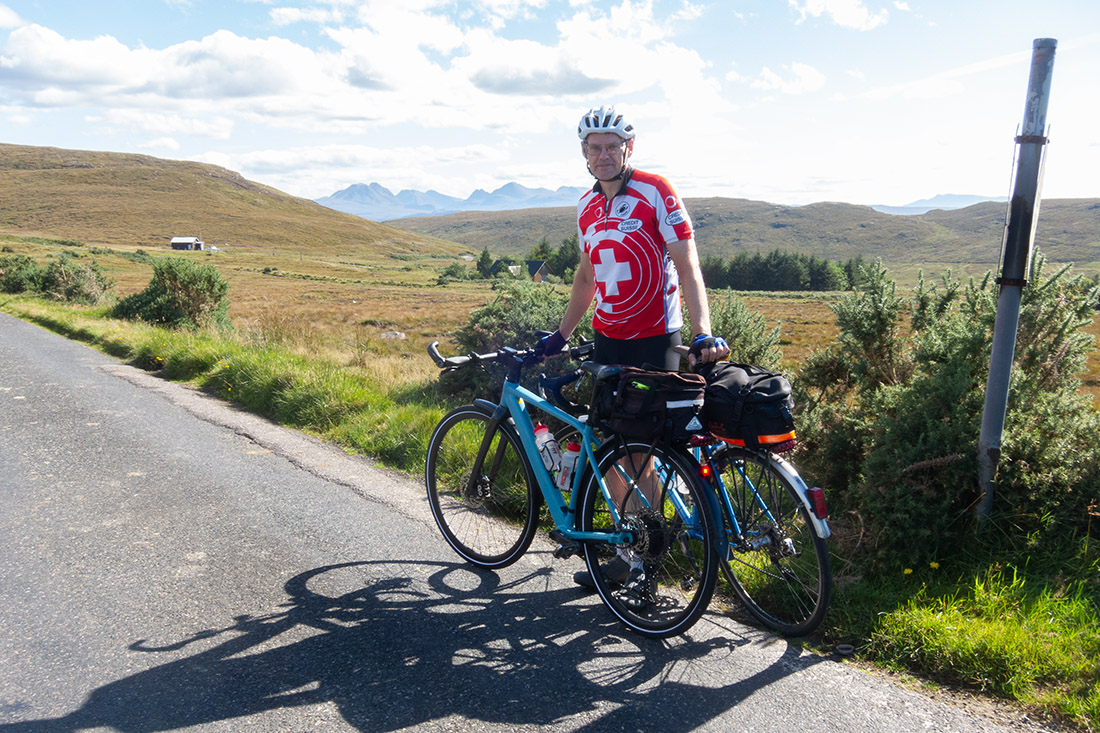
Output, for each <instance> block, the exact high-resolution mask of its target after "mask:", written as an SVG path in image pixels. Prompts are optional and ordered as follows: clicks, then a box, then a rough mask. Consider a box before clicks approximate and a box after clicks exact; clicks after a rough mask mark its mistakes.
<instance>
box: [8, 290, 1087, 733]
mask: <svg viewBox="0 0 1100 733" xmlns="http://www.w3.org/2000/svg"><path fill="white" fill-rule="evenodd" d="M0 310H3V311H5V312H7V313H10V314H12V315H15V316H17V317H19V318H23V319H25V320H28V321H32V322H34V323H38V324H39V325H42V326H44V327H46V328H48V329H51V330H53V331H56V332H58V333H61V334H63V335H65V336H68V337H69V338H73V339H76V340H79V341H83V342H85V343H88V344H90V345H92V346H94V347H96V348H99V349H101V350H103V351H105V352H107V353H109V354H112V355H114V356H116V357H118V358H120V359H123V360H125V361H129V362H131V363H133V364H135V365H137V366H140V367H142V368H145V369H150V370H163V374H164V376H165V377H167V378H169V379H173V380H178V381H184V382H188V383H191V384H194V385H197V386H199V387H202V388H204V389H207V390H209V391H210V392H212V393H213V394H215V395H218V396H220V397H222V398H225V399H228V400H232V401H234V402H237V403H239V404H242V405H244V406H246V407H248V408H249V409H251V410H253V411H255V412H257V413H259V414H262V415H266V416H269V417H271V418H272V419H274V420H277V421H279V422H280V423H283V424H287V425H291V426H294V427H296V428H299V429H301V430H304V431H306V432H309V433H312V434H314V435H317V436H320V437H322V438H324V439H327V440H330V441H333V442H335V443H337V444H339V445H342V446H343V447H345V448H346V449H348V450H350V451H355V452H360V453H364V454H368V455H371V456H373V457H376V458H378V459H379V460H380V461H382V462H383V463H384V464H386V465H388V466H391V467H393V468H397V469H399V470H402V471H405V472H407V473H409V474H410V475H414V476H417V477H419V476H420V475H421V474H422V471H423V460H424V453H425V450H426V447H427V441H428V438H429V436H430V434H431V431H432V429H433V428H434V426H435V424H436V423H437V422H438V421H439V419H440V418H441V417H442V416H443V414H444V412H445V410H446V409H447V407H448V406H447V405H446V404H445V400H444V399H442V398H441V396H440V394H439V393H438V391H437V389H436V381H435V374H434V372H432V371H430V370H429V371H427V372H421V373H420V376H413V377H409V376H408V374H407V372H408V370H409V364H410V362H409V361H408V360H402V359H400V358H398V359H396V360H395V361H393V362H392V363H391V364H390V365H389V366H388V367H387V368H386V369H387V373H383V374H380V373H377V372H374V373H372V372H368V371H366V370H365V366H354V365H353V366H349V365H347V364H346V363H342V362H340V361H336V360H331V359H325V358H319V357H316V356H314V357H309V356H306V355H303V354H302V353H300V351H299V350H296V349H294V348H292V347H291V346H288V345H286V344H284V343H283V339H280V338H271V337H270V334H268V335H267V336H265V335H264V334H257V333H255V332H248V331H232V332H218V331H201V332H197V333H192V332H185V331H168V330H164V329H159V328H153V327H150V326H146V325H144V324H140V323H132V322H128V321H119V320H115V319H111V318H109V317H107V315H106V313H107V309H106V308H89V307H80V306H72V305H65V304H59V303H53V302H47V301H43V300H39V299H33V298H27V297H22V296H0ZM378 361H384V357H380V356H375V357H374V358H372V359H367V360H366V361H365V364H367V365H369V364H371V363H373V362H378ZM425 361H426V359H425ZM833 551H834V574H835V576H836V578H837V584H836V586H837V590H836V594H835V598H834V603H833V606H832V608H831V610H830V614H829V617H828V618H827V620H826V624H825V626H824V627H823V629H822V634H821V636H820V637H819V638H816V639H813V640H810V642H809V645H810V646H811V647H814V646H817V647H825V648H827V647H829V646H831V645H833V644H835V643H838V642H848V643H852V644H854V645H855V646H856V647H857V649H858V653H859V655H860V658H862V659H864V660H867V661H871V662H874V663H877V664H880V665H884V666H887V667H891V668H895V669H903V670H907V671H909V672H911V673H913V674H915V675H918V676H919V677H921V678H922V679H925V680H929V681H931V682H934V683H938V684H943V685H950V686H958V687H963V688H967V689H971V690H975V691H980V692H984V693H985V694H990V695H995V696H997V697H1001V698H1004V699H1008V700H1015V701H1017V702H1018V703H1019V704H1021V705H1024V706H1027V707H1029V708H1033V709H1037V710H1041V711H1044V712H1045V713H1047V714H1049V715H1053V716H1057V717H1059V718H1060V719H1062V720H1064V721H1068V722H1071V723H1073V724H1076V725H1077V726H1080V727H1081V728H1082V729H1095V728H1097V727H1100V692H1098V689H1100V580H1098V578H1100V559H1098V555H1097V548H1096V547H1090V546H1089V545H1088V544H1087V540H1085V541H1083V542H1081V544H1079V545H1076V546H1069V547H1067V548H1066V549H1065V550H1064V551H1063V552H1055V551H1054V550H1051V549H1045V552H1044V554H1043V555H1042V556H1040V555H1039V553H1038V552H1033V553H1032V556H1031V557H1020V558H1018V561H1017V562H1015V563H1014V564H1006V563H1005V561H1004V559H1003V558H1001V559H1000V560H999V561H994V560H991V559H989V558H983V557H981V556H980V555H977V554H976V555H971V556H968V557H963V558H954V559H948V558H945V559H944V560H943V561H942V567H940V566H938V565H937V566H936V567H926V568H913V569H911V571H907V572H905V573H901V574H899V575H898V577H895V578H886V577H881V576H876V575H874V574H873V573H867V572H865V571H864V570H863V569H862V568H859V567H854V566H853V565H852V563H851V562H850V561H848V560H846V559H845V558H844V557H841V556H840V555H838V554H837V553H838V552H840V550H838V548H837V547H835V546H834V547H833ZM853 581H858V582H853Z"/></svg>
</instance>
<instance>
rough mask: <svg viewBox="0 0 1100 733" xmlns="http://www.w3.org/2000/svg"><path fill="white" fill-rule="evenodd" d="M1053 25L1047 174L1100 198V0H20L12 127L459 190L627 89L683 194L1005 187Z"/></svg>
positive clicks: (12, 65) (311, 180)
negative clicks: (1036, 50) (1038, 42)
mask: <svg viewBox="0 0 1100 733" xmlns="http://www.w3.org/2000/svg"><path fill="white" fill-rule="evenodd" d="M1043 37H1049V38H1055V39H1057V40H1058V51H1057V54H1056V58H1055V63H1054V73H1053V83H1052V91H1051V101H1050V108H1049V114H1048V122H1049V123H1050V137H1051V140H1052V145H1051V146H1050V149H1049V155H1048V160H1047V164H1046V173H1045V183H1044V188H1043V194H1044V196H1045V197H1046V198H1054V197H1057V198H1066V197H1069V198H1085V197H1088V198H1093V197H1100V175H1098V174H1097V171H1100V132H1098V130H1100V124H1098V120H1100V1H1098V0H1046V1H1045V2H1042V3H1039V2H1035V1H1034V0H1032V1H1030V2H1023V1H1022V0H904V1H901V0H724V1H719V0H712V1H709V2H708V1H706V0H691V1H686V0H614V1H612V2H602V1H600V0H559V1H555V0H470V1H467V2H442V1H437V0H377V1H374V2H351V1H350V0H328V1H321V2H301V3H293V2H290V3H286V2H281V1H280V2H275V1H270V2H269V1H265V0H112V1H111V2H99V1H98V0H80V1H76V0H28V1H26V2H23V1H16V0H0V142H8V143H16V144H23V145H43V146H54V147H59V148H73V149H85V150H109V151H118V152H135V153H144V154H148V155H153V156H158V157H163V158H173V159H184V160H199V161H204V162H209V163H216V164H218V165H222V166H225V167H227V168H230V169H233V170H236V171H239V172H241V173H242V174H243V175H244V176H246V177H247V178H250V179H253V180H256V181H259V182H261V183H265V184H268V185H271V186H274V187H276V188H279V189H281V190H283V191H286V192H288V193H291V194H294V195H297V196H303V197H307V198H318V197H321V196H325V195H328V194H331V193H333V192H335V191H336V190H339V189H341V188H344V187H346V186H348V185H351V184H353V183H370V182H378V183H381V184H382V185H384V186H386V187H388V188H390V189H391V190H393V191H395V192H396V191H398V190H400V189H404V188H413V189H419V190H428V189H435V190H437V191H440V192H442V193H445V194H449V195H453V196H460V197H465V196H468V195H469V194H470V193H471V192H473V191H474V190H475V189H477V188H482V189H487V190H492V189H494V188H497V187H499V186H501V185H503V184H504V183H507V182H509V181H517V182H519V183H522V184H524V185H526V186H531V187H535V186H543V187H547V188H557V187H559V186H563V185H564V186H585V185H588V184H589V183H590V181H591V179H590V177H589V176H588V174H587V173H586V171H585V168H584V161H583V160H582V158H581V155H580V149H579V141H578V140H577V138H576V134H575V129H576V124H577V121H578V119H579V118H580V116H581V114H582V113H583V112H584V111H585V110H587V109H588V108H589V107H591V106H598V105H600V104H603V103H614V104H616V105H618V107H619V108H620V109H621V110H622V111H624V112H626V113H627V114H628V115H629V116H630V117H631V118H632V119H633V120H634V123H635V126H636V127H637V129H638V131H639V132H638V140H637V145H636V149H635V157H634V163H635V164H636V165H637V166H638V167H640V168H644V169H647V170H651V171H655V172H658V173H661V174H663V175H666V176H667V177H668V178H669V179H670V180H671V181H672V182H673V184H674V185H675V186H676V187H677V188H678V189H679V190H680V192H681V193H682V194H683V195H686V196H729V197H738V198H748V199H756V200H764V201H771V202H775V203H785V204H806V203H811V202H815V201H846V202H850V203H857V204H890V205H902V204H905V203H909V202H911V201H914V200H917V199H922V198H927V197H930V196H933V195H936V194H941V193H960V194H978V195H984V196H1005V195H1007V194H1008V193H1009V185H1010V174H1011V170H1012V156H1013V137H1014V135H1015V134H1016V128H1017V126H1018V125H1019V124H1020V122H1021V120H1022V117H1023V109H1024V98H1025V92H1026V89H1027V81H1028V72H1029V68H1030V58H1031V47H1032V41H1033V40H1034V39H1035V38H1043Z"/></svg>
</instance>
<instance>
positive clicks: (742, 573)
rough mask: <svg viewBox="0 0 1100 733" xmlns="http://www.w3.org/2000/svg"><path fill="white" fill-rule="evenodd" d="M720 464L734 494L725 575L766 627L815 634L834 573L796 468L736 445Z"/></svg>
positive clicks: (726, 521) (726, 519)
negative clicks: (800, 491)
mask: <svg viewBox="0 0 1100 733" xmlns="http://www.w3.org/2000/svg"><path fill="white" fill-rule="evenodd" d="M714 463H715V468H716V469H717V470H718V471H719V475H720V476H721V477H722V482H723V483H724V484H725V489H726V494H727V496H728V497H729V503H728V504H726V503H725V500H724V497H723V498H722V503H723V504H724V506H723V507H722V515H723V525H724V530H725V535H726V536H725V538H724V539H725V542H720V543H719V547H720V548H721V550H722V551H721V552H720V554H721V555H723V557H722V560H723V562H722V563H721V568H722V574H723V575H725V577H726V580H728V581H729V583H730V585H731V586H732V587H733V589H734V591H735V592H736V593H737V595H738V596H739V597H740V598H741V600H742V601H743V602H744V604H745V608H746V609H747V610H748V612H749V613H750V614H752V616H753V617H755V618H756V619H757V620H758V621H759V622H760V623H762V624H764V625H765V626H767V627H769V628H771V629H773V630H775V631H777V632H779V633H781V634H786V635H789V636H802V635H805V634H808V633H810V632H811V631H813V630H814V629H815V628H817V626H818V625H819V624H820V623H821V622H822V620H824V618H825V612H826V610H827V608H828V605H829V598H830V595H831V593H832V569H831V567H830V564H829V549H828V547H827V546H826V544H825V540H824V539H822V538H821V537H819V536H818V535H817V533H816V532H815V531H814V527H813V524H812V523H811V521H810V515H809V512H808V511H807V509H806V506H805V505H804V504H803V503H802V500H801V499H800V498H799V495H798V492H797V491H796V490H795V488H794V485H793V483H792V480H791V478H790V476H789V475H788V471H790V472H793V471H794V469H793V468H791V467H789V464H785V463H783V464H781V463H780V459H779V458H777V457H775V456H773V455H771V454H769V453H765V452H756V451H749V450H744V449H741V448H735V447H732V446H731V447H727V448H726V449H723V450H720V451H718V452H717V453H716V454H715V458H714ZM784 467H786V470H784ZM730 511H732V516H731V515H730V514H729V512H730Z"/></svg>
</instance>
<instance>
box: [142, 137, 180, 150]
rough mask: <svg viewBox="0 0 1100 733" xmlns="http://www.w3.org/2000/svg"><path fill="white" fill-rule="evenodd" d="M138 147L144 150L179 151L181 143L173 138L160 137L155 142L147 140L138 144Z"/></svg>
mask: <svg viewBox="0 0 1100 733" xmlns="http://www.w3.org/2000/svg"><path fill="white" fill-rule="evenodd" d="M138 147H139V148H142V149H143V150H171V151H175V150H179V149H180V144H179V141H178V140H176V139H175V138H171V137H158V138H156V139H154V140H147V141H146V142H143V143H138Z"/></svg>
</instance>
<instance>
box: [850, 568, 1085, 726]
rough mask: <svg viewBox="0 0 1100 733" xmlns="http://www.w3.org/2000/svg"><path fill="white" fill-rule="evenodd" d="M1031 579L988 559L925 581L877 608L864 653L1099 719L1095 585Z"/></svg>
mask: <svg viewBox="0 0 1100 733" xmlns="http://www.w3.org/2000/svg"><path fill="white" fill-rule="evenodd" d="M1094 570H1095V568H1094ZM1093 577H1094V578H1095V575H1094V576H1093ZM1093 582H1094V583H1095V580H1094V581H1093ZM1031 585H1032V584H1031V583H1030V582H1029V581H1028V579H1027V578H1026V577H1025V575H1024V573H1023V571H1021V570H1020V569H1019V568H1008V567H993V568H989V569H988V570H986V572H985V573H984V574H981V575H977V576H975V577H974V578H973V581H972V582H971V584H970V585H969V586H966V585H963V584H962V583H960V585H959V587H957V588H956V589H954V590H952V589H948V588H941V590H940V591H939V592H938V593H937V592H933V591H931V590H929V589H928V587H922V588H920V589H919V590H918V591H917V593H916V595H914V596H913V597H911V598H909V599H908V600H906V601H904V602H903V603H901V605H900V607H898V608H897V609H896V610H894V611H892V612H889V613H887V614H885V615H884V616H883V617H882V619H881V621H880V622H879V623H878V624H877V625H876V627H875V629H874V631H873V632H872V634H871V637H870V641H869V644H868V649H867V651H868V652H869V656H870V657H872V658H873V659H875V660H877V661H878V662H880V663H883V664H886V665H888V666H891V667H894V668H898V669H904V670H907V671H910V672H914V673H917V674H920V675H922V676H925V677H928V678H931V679H933V680H936V681H938V682H942V683H947V684H951V685H957V686H960V687H966V688H970V689H977V690H981V691H983V692H991V693H994V694H996V695H998V696H1002V697H1005V698H1008V699H1013V700H1017V701H1020V702H1022V703H1025V704H1028V705H1032V706H1034V707H1037V708H1041V709H1045V710H1047V711H1050V712H1054V713H1057V714H1059V715H1061V716H1064V717H1065V718H1067V719H1070V720H1074V721H1076V722H1078V723H1081V724H1084V725H1092V726H1095V725H1096V724H1097V723H1098V722H1100V686H1098V683H1100V633H1098V626H1100V613H1098V612H1097V607H1096V604H1095V594H1096V592H1095V588H1092V589H1091V593H1090V589H1089V588H1088V585H1087V583H1086V582H1076V583H1071V584H1067V585H1065V586H1062V587H1058V586H1055V585H1052V584H1043V585H1036V587H1030V586H1031Z"/></svg>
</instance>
